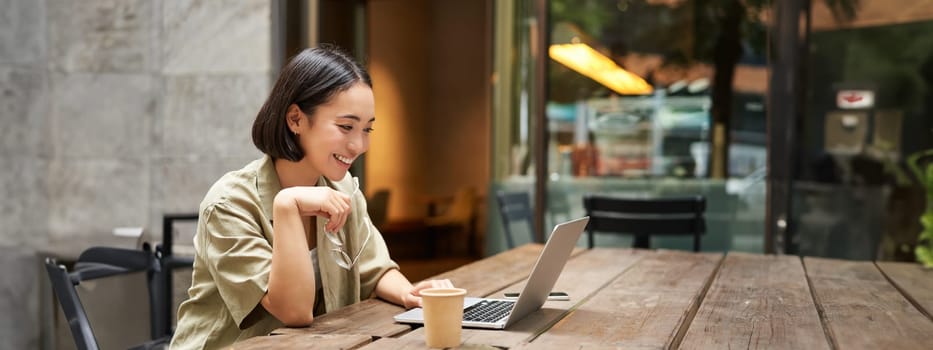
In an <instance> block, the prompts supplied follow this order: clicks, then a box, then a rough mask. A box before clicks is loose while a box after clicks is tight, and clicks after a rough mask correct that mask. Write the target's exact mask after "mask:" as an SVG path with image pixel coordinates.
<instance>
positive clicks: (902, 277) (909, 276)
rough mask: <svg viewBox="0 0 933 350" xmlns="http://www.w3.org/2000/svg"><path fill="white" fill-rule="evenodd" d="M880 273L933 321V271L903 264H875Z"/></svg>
mask: <svg viewBox="0 0 933 350" xmlns="http://www.w3.org/2000/svg"><path fill="white" fill-rule="evenodd" d="M876 265H878V268H880V269H881V272H883V273H884V274H885V276H887V277H888V279H890V280H891V282H892V283H894V286H895V287H897V288H898V289H900V291H901V292H902V293H903V294H904V296H906V297H907V299H908V300H910V301H911V302H912V303H913V304H914V306H916V307H917V308H919V309H920V311H921V312H923V314H925V315H926V316H927V317H930V318H931V319H933V316H931V315H933V269H925V268H923V266H921V265H920V264H916V263H905V262H890V261H886V262H877V263H876Z"/></svg>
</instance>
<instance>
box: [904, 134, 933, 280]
mask: <svg viewBox="0 0 933 350" xmlns="http://www.w3.org/2000/svg"><path fill="white" fill-rule="evenodd" d="M907 165H908V166H910V170H912V171H913V172H914V174H916V175H917V180H918V181H920V184H921V185H923V187H924V189H926V196H927V206H926V210H925V211H924V212H923V215H920V225H922V226H923V231H921V232H920V236H919V237H917V248H916V249H914V255H916V257H917V261H918V262H920V263H921V264H923V266H924V267H927V268H933V149H930V150H926V151H920V152H917V153H914V154H912V155H910V157H908V158H907Z"/></svg>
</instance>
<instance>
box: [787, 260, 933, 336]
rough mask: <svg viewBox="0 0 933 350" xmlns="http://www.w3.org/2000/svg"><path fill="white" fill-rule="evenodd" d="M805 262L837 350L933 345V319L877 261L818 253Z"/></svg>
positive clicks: (818, 305)
mask: <svg viewBox="0 0 933 350" xmlns="http://www.w3.org/2000/svg"><path fill="white" fill-rule="evenodd" d="M803 263H804V267H805V268H806V271H807V277H808V278H809V280H810V284H811V288H812V289H813V297H814V300H815V301H816V304H817V307H818V308H819V310H820V315H821V316H822V318H823V324H824V327H825V328H826V331H827V334H828V335H829V339H830V341H832V343H833V347H834V348H837V349H930V348H931V347H933V322H931V321H930V319H929V318H927V317H926V316H925V315H923V314H921V313H920V311H918V310H917V309H916V308H915V307H914V306H913V305H912V304H911V303H910V301H908V300H907V299H906V298H905V297H904V295H902V294H901V292H900V291H898V290H897V288H895V287H894V286H893V285H891V283H889V282H888V280H887V279H886V278H885V277H884V275H882V274H881V271H879V270H878V268H877V267H876V266H875V264H874V263H872V262H869V261H846V260H834V259H825V258H812V257H807V258H804V260H803Z"/></svg>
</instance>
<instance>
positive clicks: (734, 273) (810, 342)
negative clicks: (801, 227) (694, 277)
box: [680, 253, 829, 349]
mask: <svg viewBox="0 0 933 350" xmlns="http://www.w3.org/2000/svg"><path fill="white" fill-rule="evenodd" d="M680 348H681V349H758V348H772V349H773V348H778V349H829V343H828V342H827V340H826V335H825V334H824V333H823V327H822V325H821V324H820V316H819V314H817V311H816V305H814V303H813V298H812V297H811V296H810V287H809V285H808V284H807V278H806V274H805V272H804V271H803V264H802V263H801V261H800V258H798V257H796V256H788V255H781V256H774V255H757V254H744V253H729V255H728V256H726V259H725V261H724V262H723V264H722V267H721V268H720V270H719V273H718V274H717V275H716V279H715V280H714V281H713V285H712V286H711V287H710V289H709V292H708V293H707V294H706V297H705V298H704V299H703V305H702V306H701V307H700V310H699V311H698V312H697V315H696V317H695V318H694V319H693V323H691V324H690V328H689V329H688V330H687V335H686V336H685V337H684V339H683V341H682V342H681V344H680Z"/></svg>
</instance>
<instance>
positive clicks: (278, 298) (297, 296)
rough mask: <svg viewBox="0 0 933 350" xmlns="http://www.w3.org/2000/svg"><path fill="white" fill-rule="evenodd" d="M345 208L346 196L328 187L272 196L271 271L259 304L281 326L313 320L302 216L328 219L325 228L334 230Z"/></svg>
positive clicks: (347, 205)
mask: <svg viewBox="0 0 933 350" xmlns="http://www.w3.org/2000/svg"><path fill="white" fill-rule="evenodd" d="M349 209H350V197H349V196H347V195H345V194H342V193H339V192H337V191H334V190H332V189H330V188H328V187H322V186H305V187H290V188H286V189H284V190H282V191H280V192H279V193H278V194H277V195H276V196H275V199H274V201H273V208H272V230H273V235H274V239H275V240H274V242H273V244H272V271H271V272H270V273H269V289H268V290H267V291H266V295H265V296H263V297H262V301H261V303H262V306H263V307H264V308H265V309H266V311H269V313H270V314H272V315H273V316H275V318H277V319H279V321H282V323H284V324H285V325H287V326H307V325H309V324H311V321H313V320H314V303H315V295H316V294H315V287H316V286H315V283H314V266H312V263H311V256H310V255H309V253H308V251H309V247H308V236H307V235H306V234H305V227H304V223H303V217H306V216H322V217H327V218H330V222H328V225H326V229H329V230H335V231H336V230H337V229H339V227H340V226H341V225H343V223H344V222H346V217H347V215H348V214H349ZM318 234H325V233H323V232H319V233H318Z"/></svg>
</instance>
